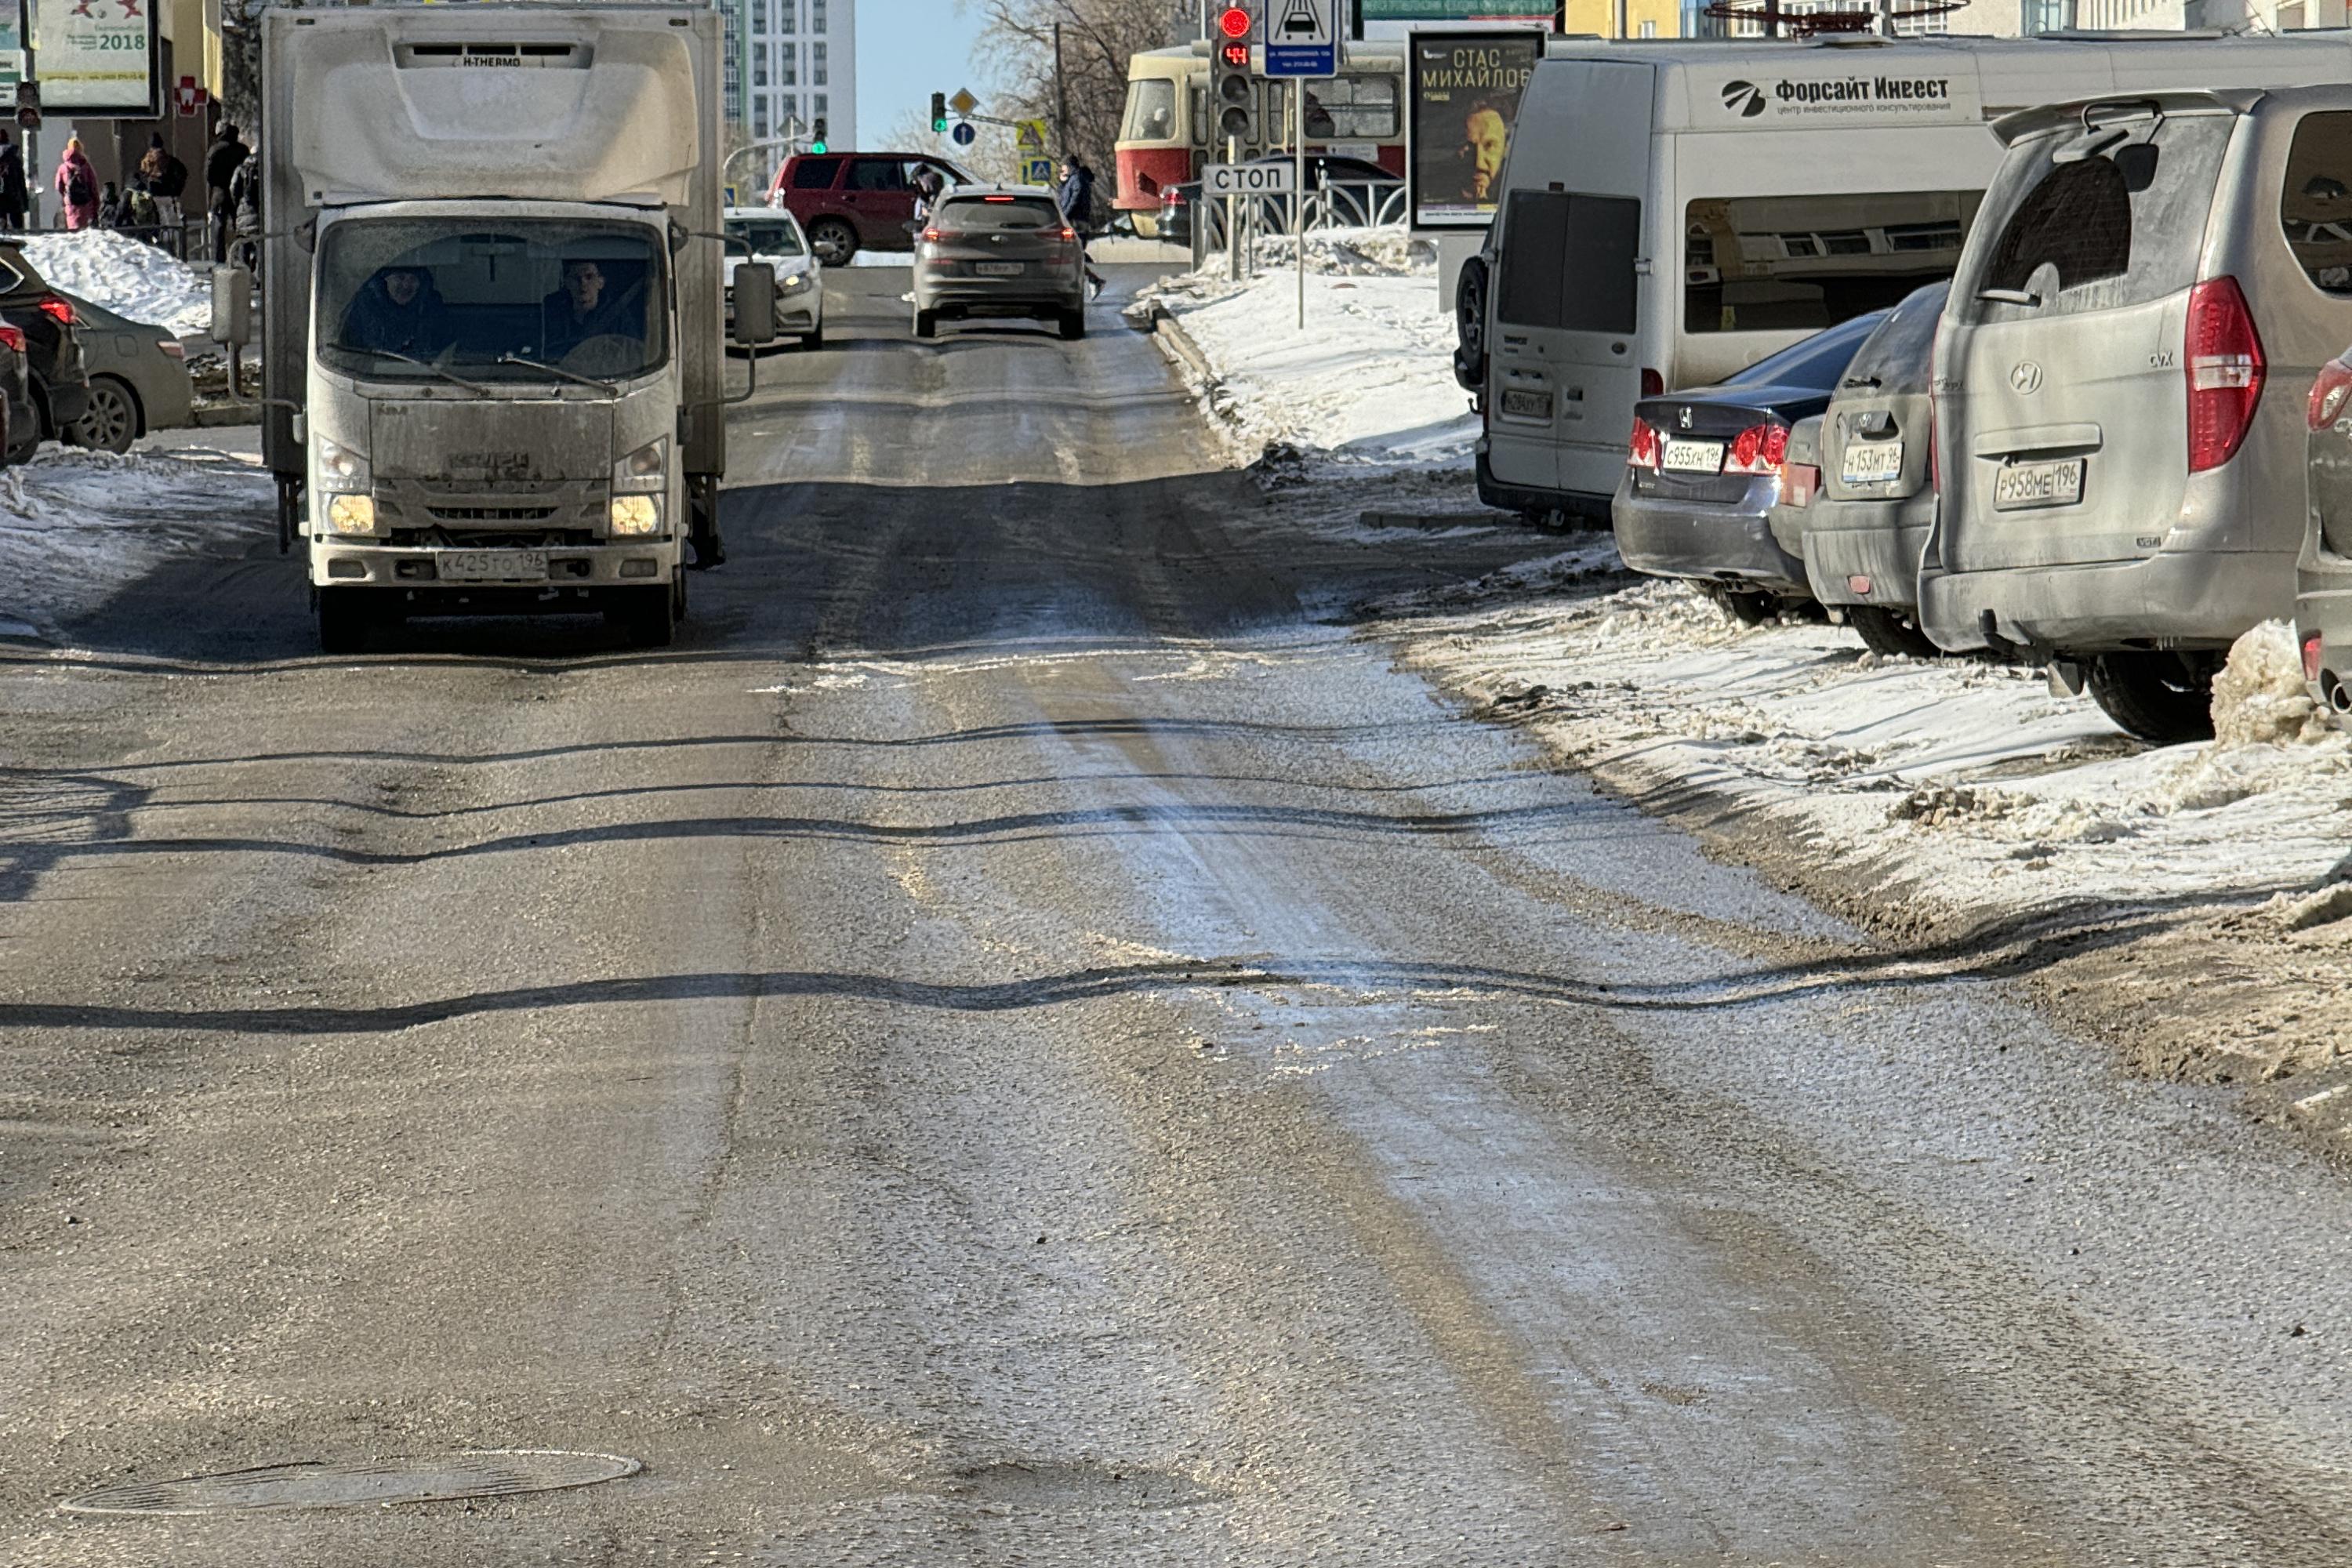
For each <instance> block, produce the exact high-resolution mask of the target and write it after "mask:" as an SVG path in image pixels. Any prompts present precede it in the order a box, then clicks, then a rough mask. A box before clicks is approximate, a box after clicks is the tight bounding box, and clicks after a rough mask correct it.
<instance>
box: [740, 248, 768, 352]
mask: <svg viewBox="0 0 2352 1568" xmlns="http://www.w3.org/2000/svg"><path fill="white" fill-rule="evenodd" d="M734 289H735V328H734V334H733V335H734V340H735V346H736V347H738V348H745V349H763V348H766V347H767V346H768V345H769V344H770V343H772V342H775V341H776V269H775V268H773V267H771V266H769V265H768V264H767V263H766V262H764V261H745V262H740V263H739V264H738V265H737V266H736V268H735V284H734Z"/></svg>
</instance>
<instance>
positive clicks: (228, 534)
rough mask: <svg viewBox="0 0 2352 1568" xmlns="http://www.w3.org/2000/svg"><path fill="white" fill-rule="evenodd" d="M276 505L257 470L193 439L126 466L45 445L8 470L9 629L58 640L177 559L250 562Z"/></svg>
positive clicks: (1, 493)
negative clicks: (67, 626)
mask: <svg viewBox="0 0 2352 1568" xmlns="http://www.w3.org/2000/svg"><path fill="white" fill-rule="evenodd" d="M186 434H189V435H191V436H194V435H201V434H203V433H201V432H190V433H186ZM273 504H274V503H273V500H272V495H271V489H270V481H269V476H268V473H267V472H266V471H264V470H263V469H262V468H260V467H259V465H258V463H257V461H255V460H254V459H252V458H247V457H245V456H243V455H240V454H236V453H234V452H231V451H228V450H225V449H208V448H206V447H204V446H202V445H199V444H197V443H195V442H194V441H193V440H192V441H190V442H188V443H187V444H185V445H183V446H182V447H180V448H179V449H178V450H177V451H175V452H173V453H171V454H169V455H166V454H163V453H160V452H133V453H131V454H130V455H129V456H127V457H121V458H117V457H112V456H110V455H108V454H106V453H103V452H84V451H79V450H73V449H68V448H62V447H43V448H42V449H41V452H40V454H39V455H38V456H37V458H34V460H33V461H32V462H30V463H27V464H25V465H23V466H22V467H19V468H7V469H5V470H0V632H5V633H7V634H8V635H12V636H22V635H24V634H25V633H26V631H28V630H30V631H36V632H40V633H49V634H53V633H55V632H56V631H57V630H58V627H59V626H61V625H63V624H64V623H66V622H68V621H71V620H72V619H74V618H75V617H77V616H82V615H86V614H88V613H89V612H90V611H92V610H94V609H96V608H97V607H98V606H99V605H102V604H104V603H105V602H106V600H107V599H108V598H110V596H112V595H114V594H115V593H116V592H118V591H119V590H121V588H123V587H124V586H126V585H127V584H131V583H132V582H135V581H136V580H137V579H138V578H139V577H140V576H141V575H142V574H145V573H146V572H148V571H150V570H152V568H154V567H155V566H157V565H160V564H162V563H163V562H165V561H168V560H170V559H172V558H173V557H175V556H182V555H190V554H199V553H205V552H217V553H223V554H230V555H234V554H241V553H243V552H245V550H246V549H247V547H248V546H249V545H250V544H251V543H252V542H254V541H255V540H256V539H257V538H259V537H262V536H264V535H267V534H268V532H269V531H270V530H271V528H272V526H273V524H272V522H271V517H272V507H273Z"/></svg>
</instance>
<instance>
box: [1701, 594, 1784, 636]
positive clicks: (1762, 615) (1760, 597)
mask: <svg viewBox="0 0 2352 1568" xmlns="http://www.w3.org/2000/svg"><path fill="white" fill-rule="evenodd" d="M1699 592H1700V593H1702V594H1705V595H1706V596H1707V597H1708V598H1710V599H1712V600H1714V601H1715V607H1716V608H1717V609H1718V610H1721V611H1722V612H1723V613H1724V614H1725V615H1727V616H1730V617H1731V618H1732V619H1733V620H1735V621H1738V623H1739V624H1740V625H1741V626H1762V625H1763V624H1764V623H1765V622H1766V621H1769V620H1770V619H1771V618H1772V617H1773V616H1777V615H1779V614H1780V600H1778V599H1776V598H1774V597H1773V596H1772V595H1769V594H1767V593H1765V592H1763V591H1762V590H1761V589H1758V588H1727V587H1725V586H1724V585H1723V584H1720V583H1702V584H1699Z"/></svg>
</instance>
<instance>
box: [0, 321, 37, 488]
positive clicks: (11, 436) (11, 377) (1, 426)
mask: <svg viewBox="0 0 2352 1568" xmlns="http://www.w3.org/2000/svg"><path fill="white" fill-rule="evenodd" d="M26 366H27V362H26V354H25V334H24V332H23V331H22V330H21V329H19V328H16V327H11V326H6V325H0V462H7V463H12V464H13V463H22V462H25V461H26V460H27V459H29V458H31V457H32V455H33V451H34V448H36V447H38V446H39V445H40V444H41V416H40V411H39V410H38V409H37V408H36V407H35V406H34V405H33V375H32V372H31V371H30V370H29V369H28V368H26Z"/></svg>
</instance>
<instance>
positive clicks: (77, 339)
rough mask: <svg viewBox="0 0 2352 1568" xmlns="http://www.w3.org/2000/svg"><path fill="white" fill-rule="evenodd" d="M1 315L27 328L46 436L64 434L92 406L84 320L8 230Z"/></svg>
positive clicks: (2, 251) (1, 247)
mask: <svg viewBox="0 0 2352 1568" xmlns="http://www.w3.org/2000/svg"><path fill="white" fill-rule="evenodd" d="M0 321H6V322H7V323H8V324H9V325H10V326H12V327H15V328H16V330H17V331H21V332H23V333H24V334H25V347H26V361H27V363H28V365H29V367H30V369H31V372H32V378H33V398H34V401H35V403H36V404H37V405H38V413H39V416H40V420H39V430H40V436H41V438H42V439H45V440H56V439H60V438H62V437H64V436H66V435H67V434H68V433H69V432H71V431H72V430H73V429H74V428H75V427H76V426H79V424H80V423H81V417H82V416H83V415H84V414H86V413H88V412H89V369H88V367H87V366H86V365H84V363H82V348H81V327H80V322H79V319H78V318H77V317H76V316H75V315H74V308H73V304H72V302H71V301H70V300H67V298H66V297H65V296H64V295H62V294H60V293H58V291H57V290H56V289H52V288H50V287H49V285H48V282H47V279H43V278H42V276H41V274H40V271H39V269H38V268H36V267H35V266H34V265H33V264H32V262H31V261H29V260H27V259H26V256H25V253H24V251H23V250H22V249H21V248H19V247H18V245H17V244H16V243H11V242H10V240H9V239H8V237H5V236H0Z"/></svg>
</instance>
